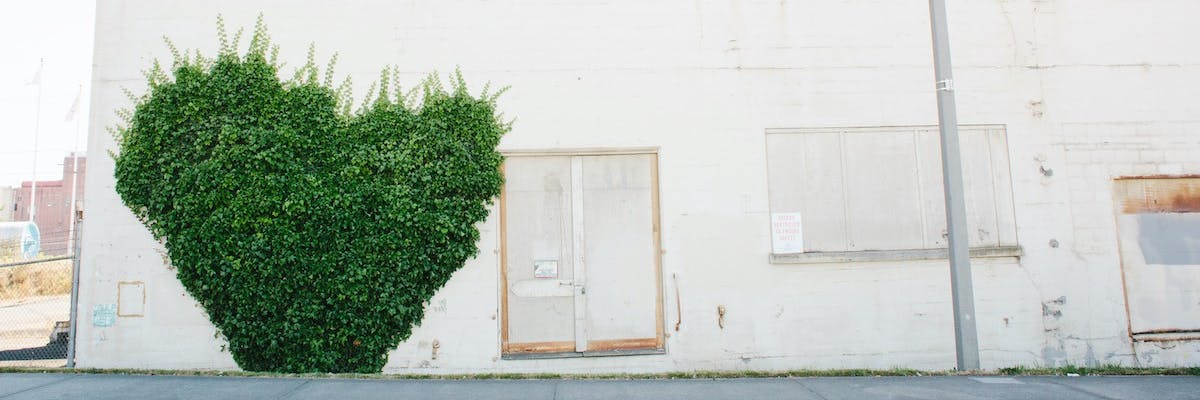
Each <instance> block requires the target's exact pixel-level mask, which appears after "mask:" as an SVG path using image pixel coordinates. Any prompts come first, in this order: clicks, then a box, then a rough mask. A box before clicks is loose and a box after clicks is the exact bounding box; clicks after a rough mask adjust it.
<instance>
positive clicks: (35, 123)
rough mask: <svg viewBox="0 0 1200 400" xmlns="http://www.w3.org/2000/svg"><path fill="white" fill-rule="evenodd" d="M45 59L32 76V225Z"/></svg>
mask: <svg viewBox="0 0 1200 400" xmlns="http://www.w3.org/2000/svg"><path fill="white" fill-rule="evenodd" d="M45 67H46V59H45V58H42V59H41V60H39V61H38V72H37V75H35V76H34V79H36V80H37V81H36V82H34V83H36V84H37V86H38V94H37V111H35V112H34V117H33V179H32V180H31V181H30V185H29V222H33V223H34V224H36V223H37V221H34V219H33V218H34V215H36V214H37V156H38V137H39V136H41V135H39V132H40V131H41V126H42V73H43V72H45Z"/></svg>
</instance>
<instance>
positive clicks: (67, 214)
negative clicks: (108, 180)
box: [13, 157, 87, 255]
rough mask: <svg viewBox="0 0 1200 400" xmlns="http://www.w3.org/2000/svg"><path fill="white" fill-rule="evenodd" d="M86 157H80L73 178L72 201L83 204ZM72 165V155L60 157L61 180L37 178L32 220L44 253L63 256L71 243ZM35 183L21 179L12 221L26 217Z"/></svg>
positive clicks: (73, 165) (27, 217)
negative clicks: (77, 173)
mask: <svg viewBox="0 0 1200 400" xmlns="http://www.w3.org/2000/svg"><path fill="white" fill-rule="evenodd" d="M86 165H87V157H79V176H78V177H77V178H75V179H74V180H75V188H76V191H75V203H76V204H77V205H79V206H80V209H82V206H83V181H84V179H83V177H84V176H85V175H86V174H85V172H86V171H87V168H86ZM74 168H75V159H74V157H64V158H63V173H62V179H60V180H57V181H37V185H36V186H37V197H36V201H37V207H36V208H34V213H35V216H34V221H33V222H34V223H36V224H37V226H38V230H39V231H41V238H42V253H44V254H47V255H66V254H67V253H69V252H70V249H71V246H70V241H71V219H72V218H73V217H72V216H71V210H72V209H73V208H72V207H71V181H72V178H73V176H72V171H73V170H74ZM33 187H34V184H33V182H32V181H25V182H21V187H20V188H19V189H18V190H17V194H16V199H15V200H16V201H15V202H16V209H15V210H14V211H13V220H14V221H27V220H29V211H30V208H31V207H30V204H29V201H30V200H32V199H35V197H33V196H30V194H31V190H33Z"/></svg>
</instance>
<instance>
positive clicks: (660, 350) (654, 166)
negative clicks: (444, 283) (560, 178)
mask: <svg viewBox="0 0 1200 400" xmlns="http://www.w3.org/2000/svg"><path fill="white" fill-rule="evenodd" d="M501 154H503V155H504V157H505V158H509V157H577V156H609V155H650V156H651V157H650V202H651V227H652V229H653V232H652V233H651V237H652V238H653V240H654V280H655V282H654V287H655V289H656V293H655V299H654V308H655V310H654V332H655V337H653V338H630V339H616V340H589V341H588V342H587V347H588V350H587V351H583V352H578V351H576V348H575V341H561V342H532V343H510V342H509V340H508V292H509V290H508V289H509V288H508V207H507V204H506V202H507V197H506V193H507V191H508V190H507V186H508V185H507V183H506V184H504V185H502V186H501V189H500V201H499V210H500V232H499V233H500V252H499V253H500V262H499V267H500V279H499V284H498V287H499V290H500V313H499V314H500V356H501V358H502V359H505V360H516V359H542V358H567V357H595V356H617V355H639V354H664V353H666V336H665V334H664V332H665V330H664V325H663V319H664V315H663V312H664V311H663V277H662V253H663V251H662V222H661V221H662V218H661V216H660V215H659V204H660V195H659V184H658V159H659V148H658V147H620V148H578V149H534V150H503V151H501ZM504 171H505V168H504V165H503V164H501V166H500V172H501V174H504ZM593 348H594V350H593Z"/></svg>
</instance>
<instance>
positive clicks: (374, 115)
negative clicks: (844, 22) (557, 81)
mask: <svg viewBox="0 0 1200 400" xmlns="http://www.w3.org/2000/svg"><path fill="white" fill-rule="evenodd" d="M218 25H219V27H220V29H219V31H220V32H221V34H220V39H221V50H220V52H219V54H218V55H217V57H216V58H215V59H209V58H205V57H204V56H202V55H200V54H199V53H198V52H197V53H181V52H179V51H178V50H177V49H176V48H175V46H174V45H172V44H171V43H170V42H169V41H168V42H167V43H168V47H170V50H171V52H172V53H173V54H174V56H175V60H174V65H173V67H172V68H171V69H170V73H169V74H168V73H166V72H164V71H163V69H162V68H161V67H160V66H159V65H158V64H157V63H155V64H154V66H153V67H152V68H151V69H149V70H148V71H146V73H145V75H146V76H147V80H148V84H149V90H148V93H146V94H145V95H142V96H131V97H132V98H133V100H134V102H135V106H134V108H133V110H132V111H125V112H121V113H120V114H121V115H122V116H123V117H124V119H125V123H124V124H123V125H122V126H121V127H118V128H116V130H115V136H116V138H117V141H118V142H119V146H120V151H119V153H116V154H114V155H113V156H114V158H115V160H116V172H115V175H116V190H117V193H119V194H120V196H121V199H122V200H124V202H125V204H126V205H127V206H128V207H129V208H130V209H131V210H133V212H134V214H136V215H137V216H138V217H139V218H140V219H141V220H142V221H143V223H145V225H146V226H147V227H148V228H149V230H150V232H151V233H152V234H153V235H154V237H155V238H157V239H158V240H160V241H161V242H162V243H163V244H164V245H165V247H166V249H167V252H168V254H169V256H170V263H171V265H172V266H173V267H174V268H175V269H176V271H177V274H178V278H179V280H180V282H182V283H183V286H184V287H185V288H186V289H187V291H188V293H190V294H191V295H192V297H194V298H195V299H196V300H197V301H198V302H199V303H200V304H201V305H202V306H203V307H204V310H205V311H206V312H207V314H208V317H209V318H210V319H211V320H212V322H213V323H214V324H215V325H216V327H217V328H218V329H219V333H220V334H221V335H223V336H224V337H225V338H226V339H227V340H228V343H229V344H228V349H229V351H230V352H231V353H232V354H233V358H234V360H236V361H237V363H238V365H239V366H240V367H241V368H243V369H245V370H251V371H275V372H315V371H320V372H379V371H380V370H382V368H383V365H384V364H385V363H386V361H387V353H388V351H390V350H392V349H394V348H396V346H397V345H398V344H399V343H400V342H402V341H404V340H406V339H407V338H408V337H409V335H410V334H411V333H412V327H413V326H414V325H417V324H419V323H420V321H421V319H422V317H423V314H424V306H425V305H426V304H427V303H428V301H429V299H430V297H431V296H433V295H434V293H435V292H437V290H438V289H440V288H441V287H442V286H444V285H445V284H446V281H447V280H449V279H450V276H451V275H452V274H453V273H454V271H456V270H458V269H459V268H461V267H462V266H463V264H464V263H465V262H466V260H467V259H469V258H472V257H474V256H475V254H476V253H477V251H478V249H477V248H476V242H477V241H478V240H479V231H478V230H477V229H476V227H475V225H476V224H477V223H479V222H481V221H483V220H484V219H485V218H486V217H487V215H488V208H487V206H488V205H489V204H491V202H492V199H494V198H495V197H496V196H497V195H499V193H500V187H501V185H502V179H503V178H502V176H501V174H500V172H499V171H500V164H501V162H502V160H503V157H502V156H501V155H500V153H498V152H497V151H496V146H497V144H498V143H499V140H500V137H501V136H502V135H503V134H504V133H505V132H507V131H508V130H509V127H510V125H509V124H508V123H506V122H504V121H502V120H501V118H500V115H498V114H497V113H496V112H495V105H496V103H495V100H496V97H497V96H498V93H496V94H489V93H488V92H487V89H486V88H485V89H484V93H483V94H481V95H479V96H472V95H471V94H469V93H467V89H466V87H467V85H466V84H465V83H464V82H463V79H462V76H461V74H458V73H455V74H454V78H453V79H452V81H451V82H450V85H449V89H444V88H443V85H442V84H441V83H440V81H439V80H438V78H437V75H436V74H435V75H430V77H429V78H427V79H426V80H424V81H423V82H422V83H421V84H420V85H418V86H417V87H416V88H415V89H414V90H411V91H409V92H407V93H404V92H401V91H400V90H399V87H398V84H397V83H396V75H398V74H397V73H396V71H395V70H392V71H388V70H386V69H385V70H384V72H383V73H382V76H381V79H380V81H379V82H378V84H377V85H376V86H373V88H372V90H371V92H372V93H371V94H368V96H367V100H366V102H364V103H363V106H362V107H361V108H360V109H358V110H357V111H354V112H351V105H350V104H351V98H350V89H349V88H350V81H349V79H348V78H347V80H346V81H345V82H344V83H343V84H341V85H340V86H338V87H334V86H333V85H332V78H333V72H332V69H333V64H334V62H335V61H336V56H335V57H334V59H333V60H332V61H330V64H329V66H328V67H327V69H326V71H325V74H324V77H323V78H324V79H323V80H319V79H318V78H320V76H319V75H320V74H319V71H318V68H317V67H316V66H315V64H314V63H313V51H312V50H311V49H310V51H309V57H308V63H307V64H306V65H304V66H302V67H300V68H299V69H298V70H297V72H296V74H295V76H294V77H293V78H291V79H289V80H281V79H280V78H279V77H278V75H277V73H278V72H279V69H280V65H279V64H278V62H277V61H276V60H275V58H276V57H275V55H276V54H278V48H277V47H274V46H272V45H270V44H269V43H270V40H269V37H268V34H267V30H266V29H265V27H264V25H263V24H262V19H261V17H260V19H259V24H258V25H257V26H256V29H255V31H254V34H253V36H252V38H251V40H250V44H249V50H248V51H246V52H245V53H244V55H243V54H239V52H238V51H237V50H236V48H237V42H238V38H240V36H241V32H238V35H237V36H235V38H234V39H233V40H232V42H231V41H230V40H228V38H227V37H226V35H225V34H224V32H225V29H224V27H223V26H221V25H222V24H221V22H220V19H219V18H218ZM375 88H378V89H377V90H376V89H375ZM501 92H502V91H501Z"/></svg>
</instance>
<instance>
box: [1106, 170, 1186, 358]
mask: <svg viewBox="0 0 1200 400" xmlns="http://www.w3.org/2000/svg"><path fill="white" fill-rule="evenodd" d="M1113 187H1114V196H1115V202H1116V208H1117V229H1118V238H1119V241H1120V243H1119V244H1120V253H1121V269H1122V273H1123V276H1124V281H1125V299H1126V305H1127V308H1128V310H1129V330H1130V334H1131V335H1133V337H1134V338H1135V339H1138V340H1154V339H1155V338H1157V337H1158V336H1161V335H1169V334H1176V333H1186V332H1200V178H1192V177H1188V178H1169V177H1148V178H1138V177H1129V178H1121V179H1117V180H1116V181H1114V185H1113ZM1176 340H1178V339H1176Z"/></svg>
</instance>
